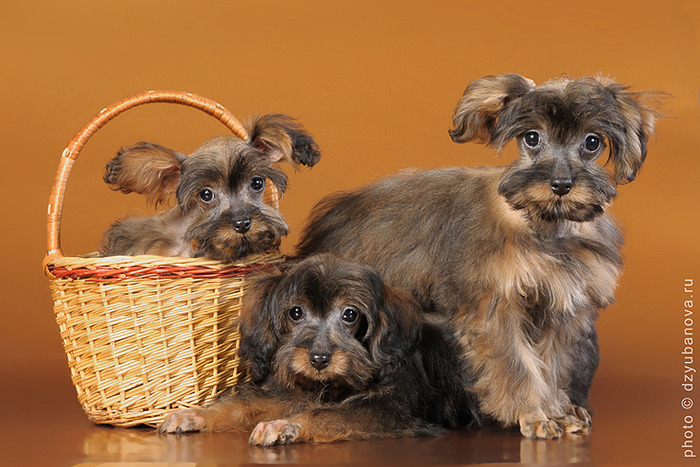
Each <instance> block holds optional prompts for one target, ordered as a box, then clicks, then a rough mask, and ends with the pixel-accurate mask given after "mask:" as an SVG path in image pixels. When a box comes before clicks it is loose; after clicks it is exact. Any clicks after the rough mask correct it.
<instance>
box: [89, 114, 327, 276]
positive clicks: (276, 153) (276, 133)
mask: <svg viewBox="0 0 700 467" xmlns="http://www.w3.org/2000/svg"><path fill="white" fill-rule="evenodd" d="M246 130H247V132H248V134H249V135H250V136H249V138H248V140H247V141H243V140H242V139H240V138H237V137H235V136H225V137H218V138H213V139H211V140H209V141H206V142H205V143H203V144H202V145H200V146H199V147H198V148H197V149H196V150H195V151H194V152H193V153H192V154H190V155H189V156H187V155H185V154H182V153H179V152H177V151H173V150H172V149H168V148H165V147H163V146H160V145H157V144H152V143H138V144H137V145H135V146H132V147H129V148H124V149H122V150H120V151H119V152H118V153H117V155H116V157H115V158H114V159H113V160H112V161H111V162H110V163H109V164H108V165H107V168H106V170H105V175H104V180H105V182H106V183H108V184H109V185H110V186H111V187H112V188H113V189H115V190H121V191H123V192H124V193H130V192H132V191H133V192H136V193H140V194H145V195H146V196H148V198H149V199H150V200H152V201H154V202H155V203H156V205H157V204H158V203H159V202H162V201H165V200H166V199H168V198H170V197H171V196H173V195H175V196H176V198H177V205H176V206H173V207H171V208H170V209H167V210H165V211H163V212H162V213H160V214H158V215H156V216H154V217H142V218H138V217H131V218H127V219H123V220H120V221H118V222H117V223H116V224H115V225H113V226H112V227H111V228H110V229H109V230H108V231H107V233H106V234H105V236H104V239H103V241H102V246H101V248H100V253H101V254H102V255H103V256H110V255H142V254H151V255H160V256H184V257H196V256H207V257H210V258H213V259H216V260H220V261H225V262H231V261H235V260H237V259H239V258H241V257H243V256H246V255H250V254H254V253H261V252H264V251H267V250H272V249H275V248H277V247H278V246H279V243H280V239H281V237H282V236H284V235H286V234H287V232H288V228H287V223H286V222H285V220H284V217H282V214H281V213H280V212H279V211H277V210H276V209H274V208H273V207H271V206H270V205H268V204H265V203H264V202H263V193H264V192H265V187H266V184H267V183H268V182H272V183H273V184H274V185H275V186H276V187H277V189H278V191H279V192H280V193H283V192H284V191H285V189H286V185H287V177H286V175H285V174H284V173H283V172H281V171H280V170H278V169H276V168H275V167H273V166H272V164H273V163H275V162H278V161H285V162H288V163H290V164H292V165H294V166H297V165H299V164H303V165H307V166H313V165H314V164H316V162H318V160H319V158H320V153H319V151H318V147H317V145H316V143H315V141H314V140H313V138H312V137H311V136H310V135H308V134H307V133H306V132H305V131H304V130H302V129H301V127H300V126H299V125H298V124H297V123H295V122H294V121H293V120H292V119H291V118H290V117H287V116H285V115H277V114H269V115H264V116H261V117H258V118H256V119H254V120H253V121H252V122H251V123H250V124H249V125H247V127H246Z"/></svg>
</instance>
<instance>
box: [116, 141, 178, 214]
mask: <svg viewBox="0 0 700 467" xmlns="http://www.w3.org/2000/svg"><path fill="white" fill-rule="evenodd" d="M186 159H187V156H186V155H185V154H182V153H179V152H177V151H173V150H172V149H168V148H166V147H164V146H161V145H159V144H153V143H143V142H141V143H136V144H135V145H134V146H131V147H125V148H122V149H120V150H119V152H117V155H116V156H115V157H114V159H112V160H111V161H110V162H109V163H108V164H107V167H106V168H105V173H104V177H103V180H104V181H105V182H106V183H107V184H108V185H110V187H111V188H112V189H113V190H121V191H123V192H124V193H131V192H132V191H133V192H135V193H139V194H142V195H146V196H147V197H148V199H149V201H153V202H155V204H158V203H160V202H162V201H165V200H166V199H167V198H168V197H169V196H171V195H173V194H174V193H175V190H176V188H177V185H178V183H180V168H181V167H182V163H183V162H184V161H185V160H186Z"/></svg>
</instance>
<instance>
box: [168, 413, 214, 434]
mask: <svg viewBox="0 0 700 467" xmlns="http://www.w3.org/2000/svg"><path fill="white" fill-rule="evenodd" d="M205 426H206V420H205V418H204V417H203V416H202V415H200V414H199V412H198V411H196V410H194V409H185V410H178V411H177V412H175V413H172V414H170V415H168V417H167V418H166V419H165V420H164V421H163V423H161V424H160V426H159V427H158V432H159V433H185V432H188V431H200V430H203V429H204V428H205Z"/></svg>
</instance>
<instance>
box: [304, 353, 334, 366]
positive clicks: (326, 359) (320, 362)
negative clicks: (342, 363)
mask: <svg viewBox="0 0 700 467" xmlns="http://www.w3.org/2000/svg"><path fill="white" fill-rule="evenodd" d="M309 361H310V362H311V366H313V367H314V368H316V369H317V370H323V369H324V368H326V367H327V366H328V365H329V364H330V363H331V356H330V355H328V354H327V353H322V354H318V353H314V354H311V355H310V356H309Z"/></svg>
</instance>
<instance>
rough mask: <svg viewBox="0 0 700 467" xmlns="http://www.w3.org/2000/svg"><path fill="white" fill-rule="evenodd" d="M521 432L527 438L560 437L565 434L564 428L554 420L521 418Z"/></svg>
mask: <svg viewBox="0 0 700 467" xmlns="http://www.w3.org/2000/svg"><path fill="white" fill-rule="evenodd" d="M520 433H522V434H523V436H525V437H526V438H537V439H559V438H561V437H562V435H563V434H564V430H563V429H562V427H561V426H560V425H559V424H558V423H557V422H556V421H554V420H527V419H522V418H521V419H520Z"/></svg>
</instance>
